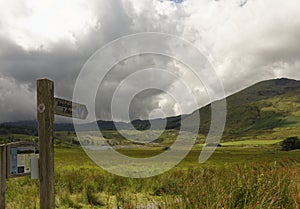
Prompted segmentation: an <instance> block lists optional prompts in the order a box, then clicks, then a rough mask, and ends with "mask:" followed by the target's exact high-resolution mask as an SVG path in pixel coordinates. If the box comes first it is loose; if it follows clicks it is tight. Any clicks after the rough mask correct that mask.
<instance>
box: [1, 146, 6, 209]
mask: <svg viewBox="0 0 300 209" xmlns="http://www.w3.org/2000/svg"><path fill="white" fill-rule="evenodd" d="M0 158H1V171H0V178H1V179H0V184H1V195H0V209H5V193H6V145H2V146H0Z"/></svg>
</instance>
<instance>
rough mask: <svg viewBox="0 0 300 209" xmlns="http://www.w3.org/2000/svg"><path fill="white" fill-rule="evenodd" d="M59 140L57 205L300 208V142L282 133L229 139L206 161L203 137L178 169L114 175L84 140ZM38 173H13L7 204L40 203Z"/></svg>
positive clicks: (141, 153) (148, 152)
mask: <svg viewBox="0 0 300 209" xmlns="http://www.w3.org/2000/svg"><path fill="white" fill-rule="evenodd" d="M56 136H59V137H63V138H65V139H66V140H65V141H64V142H63V143H62V142H61V141H57V143H56V146H55V190H56V207H57V208H291V209H294V208H299V207H300V206H299V202H300V176H299V173H300V150H296V151H289V152H285V151H280V149H279V143H280V141H281V140H266V139H262V140H258V139H256V140H249V139H247V140H244V141H235V142H224V143H221V144H222V147H219V148H217V150H216V151H215V153H214V154H213V156H212V157H211V158H210V159H209V160H208V161H207V162H205V163H203V164H199V163H198V157H199V154H200V152H201V149H202V147H203V144H201V143H198V144H196V145H195V146H194V148H193V149H192V150H191V151H190V153H189V154H188V156H187V157H186V158H185V159H184V160H183V161H182V162H181V163H179V164H178V165H177V166H176V167H174V168H173V169H171V170H170V171H168V172H166V173H164V174H162V175H159V176H155V177H151V178H146V179H130V178H124V177H119V176H116V175H112V174H110V173H108V172H107V171H105V170H103V169H101V168H100V167H98V166H97V165H96V164H94V162H92V161H91V160H90V159H89V157H88V156H87V155H86V153H85V152H84V150H83V149H82V148H81V147H80V146H78V145H71V144H69V143H67V142H68V141H70V140H69V139H71V138H73V137H75V136H74V135H72V134H71V135H70V134H67V133H58V134H56ZM166 145H168V143H165V144H163V145H162V146H154V147H149V148H147V149H145V148H139V147H133V148H126V149H125V148H122V149H118V151H119V152H120V153H123V154H125V155H128V156H132V157H148V156H153V155H157V154H159V153H161V152H163V148H164V147H165V146H166ZM38 185H39V183H38V180H30V179H29V178H28V177H21V178H16V179H9V180H8V182H7V208H39V188H38Z"/></svg>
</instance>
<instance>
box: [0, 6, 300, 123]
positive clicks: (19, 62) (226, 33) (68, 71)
mask: <svg viewBox="0 0 300 209" xmlns="http://www.w3.org/2000/svg"><path fill="white" fill-rule="evenodd" d="M299 12H300V5H299V3H298V1H296V0H290V1H284V0H277V1H272V0H265V1H260V0H249V1H238V0H226V1H225V0H219V1H214V0H205V1H199V0H185V1H162V0H161V1H159V0H143V1H140V0H110V1H104V0H101V1H96V0H92V1H83V0H76V1H74V0H68V1H64V2H62V1H59V0H55V1H53V0H47V1H37V0H24V1H22V2H21V3H20V1H17V0H12V1H9V2H7V1H4V0H0V114H1V117H0V122H4V121H16V120H32V119H35V117H36V116H35V111H36V110H35V104H36V101H35V98H36V93H35V92H36V89H35V82H36V80H37V79H39V78H44V77H46V78H49V79H51V80H53V81H54V82H55V94H56V96H59V97H64V98H67V99H72V95H73V89H74V85H75V82H76V79H77V76H78V74H79V72H80V70H81V69H82V67H83V66H84V64H85V63H86V61H87V60H88V59H89V57H90V56H91V55H92V54H93V53H94V52H95V51H96V50H98V49H99V48H101V47H103V46H104V45H106V44H107V43H109V42H110V41H113V40H115V39H117V38H120V37H122V36H125V35H130V34H134V33H140V32H163V33H168V34H172V35H175V36H179V37H182V38H184V39H185V40H187V41H189V42H191V43H192V44H193V45H194V46H196V47H198V48H199V49H201V50H202V51H203V52H204V53H205V55H206V56H207V57H208V59H209V60H210V61H211V63H212V64H213V65H214V68H215V71H216V73H217V75H218V76H219V78H220V79H221V80H222V82H223V85H224V89H225V92H226V94H227V95H229V94H232V93H234V92H236V91H238V90H240V89H242V88H245V87H247V86H249V85H251V84H254V83H256V82H258V81H261V80H265V79H272V78H278V77H288V78H293V79H300V71H299V67H300V61H299V60H300V59H299V58H300V48H299V40H300V18H299V15H298V14H299ZM151 67H152V68H157V67H164V68H168V69H169V70H170V71H172V72H174V73H175V74H176V75H177V76H178V77H179V79H174V80H170V79H166V78H164V77H163V76H160V75H159V74H153V76H154V78H155V79H154V80H153V82H156V83H157V84H160V85H162V86H163V87H164V88H167V89H172V88H175V87H176V86H177V85H178V82H179V80H184V81H185V82H187V83H189V84H190V85H192V86H193V88H192V89H191V91H192V93H193V94H194V95H196V96H197V102H198V104H199V107H200V106H203V105H205V104H207V103H209V102H210V101H209V98H208V95H207V93H206V91H205V87H204V86H203V84H202V83H199V82H198V81H197V80H195V79H194V77H193V76H192V74H190V73H189V69H188V68H187V67H186V66H184V65H183V64H181V63H179V62H177V61H174V60H172V59H170V58H166V57H163V56H152V55H142V56H136V57H132V58H130V59H127V60H123V61H122V62H120V63H118V64H117V65H116V66H115V67H114V68H113V69H112V70H111V71H110V73H109V74H108V75H107V77H106V80H105V82H104V83H102V84H101V90H102V91H101V92H103V93H102V94H101V95H99V99H98V100H97V108H98V106H99V110H98V111H97V116H98V118H99V119H103V120H109V119H111V116H110V105H109V104H110V101H111V98H112V95H113V93H114V90H115V89H116V88H117V86H118V85H119V83H120V82H122V80H123V79H124V78H125V77H126V76H127V75H129V74H130V73H132V72H135V71H137V70H138V69H144V68H151ZM90 77H91V80H92V78H93V75H90ZM145 79H147V78H145ZM203 79H208V80H209V79H211V78H203ZM141 85H142V83H141ZM132 88H140V86H139V85H130V84H128V85H127V86H124V87H123V89H122V92H123V94H122V96H124V97H126V92H129V91H130V89H132ZM175 89H176V91H177V89H178V88H175ZM177 93H178V94H181V95H182V100H180V101H174V99H172V98H171V97H170V96H168V95H166V94H165V93H164V92H161V91H157V90H153V91H151V90H149V91H144V92H142V93H140V94H139V95H137V97H136V98H135V99H134V100H133V102H132V104H131V105H132V107H131V109H132V110H133V111H132V112H131V113H130V114H131V117H132V118H143V119H144V118H147V116H148V115H149V114H150V113H151V111H152V110H153V109H156V108H160V109H162V110H163V111H164V112H165V114H166V115H169V116H170V115H177V114H182V113H189V112H192V111H193V110H194V107H193V106H192V105H190V103H189V101H187V99H186V98H185V94H187V93H188V92H185V91H183V90H182V92H177ZM100 98H101V99H100ZM119 99H120V100H119V104H120V109H121V108H122V100H121V99H122V98H119ZM178 106H180V107H181V108H178ZM118 119H119V120H122V119H123V115H122V114H120V115H119V117H118ZM58 120H61V119H60V118H58Z"/></svg>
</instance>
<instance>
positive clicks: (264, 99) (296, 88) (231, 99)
mask: <svg viewBox="0 0 300 209" xmlns="http://www.w3.org/2000/svg"><path fill="white" fill-rule="evenodd" d="M226 102H227V121H226V126H225V130H224V134H227V135H230V134H235V133H240V132H247V131H261V130H271V129H273V128H276V127H282V126H298V125H299V126H300V81H297V80H293V79H288V78H280V79H271V80H266V81H261V82H258V83H256V84H253V85H251V86H249V87H247V88H244V89H242V90H240V91H238V92H236V93H234V94H232V95H230V96H228V97H226ZM210 109H211V104H208V105H206V106H204V107H202V108H200V109H198V110H195V111H194V112H192V113H191V114H187V115H179V116H172V117H168V118H166V120H167V123H166V124H167V126H166V129H177V130H178V129H180V126H181V121H185V120H188V119H189V118H190V117H192V116H193V114H195V113H196V112H197V111H198V112H199V113H200V116H201V125H200V127H199V132H200V133H203V134H206V133H207V132H208V130H209V126H210V113H211V112H210ZM241 116H243V117H241ZM163 120H165V119H153V120H151V121H149V120H139V119H137V120H133V121H132V122H131V124H132V126H133V127H135V128H136V129H138V130H147V129H148V128H149V127H150V124H151V125H152V128H153V129H156V128H159V127H161V124H162V122H163ZM115 123H116V124H117V126H118V127H120V128H121V129H123V130H127V129H132V126H131V125H130V124H129V123H126V122H115ZM97 124H98V126H99V128H100V130H116V127H115V125H114V122H113V121H103V120H99V121H97ZM1 125H2V126H3V125H6V126H26V127H34V128H35V129H36V128H37V122H36V121H23V122H22V121H19V122H11V123H3V124H0V127H1ZM89 125H90V124H83V125H80V126H79V129H80V130H82V131H84V130H88V129H89V128H88V127H89ZM54 126H55V127H54V128H55V130H56V131H74V127H73V124H68V123H62V124H55V125H54ZM90 131H95V130H90Z"/></svg>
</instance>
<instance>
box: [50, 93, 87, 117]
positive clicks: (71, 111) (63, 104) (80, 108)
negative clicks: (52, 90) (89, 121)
mask: <svg viewBox="0 0 300 209" xmlns="http://www.w3.org/2000/svg"><path fill="white" fill-rule="evenodd" d="M54 114H55V115H61V116H65V117H71V118H78V119H86V117H87V115H88V110H87V108H86V106H85V105H83V104H78V103H75V102H72V101H68V100H65V99H60V98H54Z"/></svg>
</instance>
